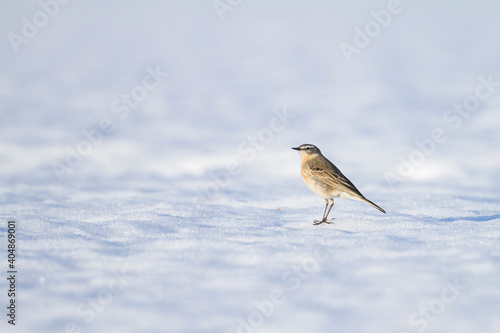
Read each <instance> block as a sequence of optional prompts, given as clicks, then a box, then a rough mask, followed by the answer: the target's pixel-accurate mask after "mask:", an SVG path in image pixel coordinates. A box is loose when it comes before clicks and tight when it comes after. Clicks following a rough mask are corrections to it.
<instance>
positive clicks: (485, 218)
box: [439, 214, 500, 222]
mask: <svg viewBox="0 0 500 333" xmlns="http://www.w3.org/2000/svg"><path fill="white" fill-rule="evenodd" d="M496 219H500V214H496V215H487V216H463V217H446V218H443V219H439V221H441V222H456V221H464V220H465V221H475V222H487V221H491V220H496Z"/></svg>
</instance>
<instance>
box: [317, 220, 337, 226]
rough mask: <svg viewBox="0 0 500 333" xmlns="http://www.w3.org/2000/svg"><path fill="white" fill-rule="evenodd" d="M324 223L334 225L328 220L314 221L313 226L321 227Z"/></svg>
mask: <svg viewBox="0 0 500 333" xmlns="http://www.w3.org/2000/svg"><path fill="white" fill-rule="evenodd" d="M322 223H326V224H333V222H329V221H327V220H321V221H318V220H314V221H313V224H314V225H320V224H322Z"/></svg>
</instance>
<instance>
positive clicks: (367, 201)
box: [362, 197, 385, 214]
mask: <svg viewBox="0 0 500 333" xmlns="http://www.w3.org/2000/svg"><path fill="white" fill-rule="evenodd" d="M362 200H363V201H364V202H366V203H369V204H370V205H372V206H373V207H375V208H377V209H378V210H380V211H381V212H382V213H384V214H385V210H383V209H382V208H380V207H379V206H378V205H376V204H375V203H373V202H371V201H370V200H368V199H367V198H365V197H363V199H362Z"/></svg>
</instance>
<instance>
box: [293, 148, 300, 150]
mask: <svg viewBox="0 0 500 333" xmlns="http://www.w3.org/2000/svg"><path fill="white" fill-rule="evenodd" d="M292 149H293V150H300V148H299V147H292Z"/></svg>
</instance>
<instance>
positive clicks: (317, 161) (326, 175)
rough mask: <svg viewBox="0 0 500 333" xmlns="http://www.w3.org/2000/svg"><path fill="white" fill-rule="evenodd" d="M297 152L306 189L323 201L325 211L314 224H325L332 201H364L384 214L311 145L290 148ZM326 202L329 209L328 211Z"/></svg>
mask: <svg viewBox="0 0 500 333" xmlns="http://www.w3.org/2000/svg"><path fill="white" fill-rule="evenodd" d="M292 149H295V150H298V151H299V153H300V157H301V158H302V163H301V166H300V173H301V175H302V178H303V179H304V182H305V183H306V185H307V187H308V188H309V189H310V190H311V191H312V192H313V193H314V194H317V195H319V196H320V197H322V198H323V199H325V203H326V206H325V211H324V212H323V218H322V219H321V221H314V224H315V225H317V224H321V223H330V222H327V218H328V214H330V211H331V210H332V207H333V199H335V198H341V199H353V200H360V201H364V202H366V203H368V204H370V205H372V206H373V207H375V208H377V209H378V210H380V211H381V212H382V213H385V210H383V209H382V208H380V207H379V206H377V205H376V204H374V203H373V202H371V201H370V200H368V199H366V198H365V197H364V196H363V194H361V192H359V190H358V189H357V188H356V186H354V184H353V183H351V181H350V180H349V179H347V177H346V176H344V174H343V173H342V172H341V171H340V170H339V168H337V167H336V166H335V165H334V164H333V163H332V162H330V161H329V160H328V159H327V158H326V157H324V156H323V155H322V154H321V151H320V150H319V148H318V147H316V146H314V145H311V144H303V145H301V146H299V147H296V148H292ZM328 202H330V208H329V209H328V212H327V208H328Z"/></svg>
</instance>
